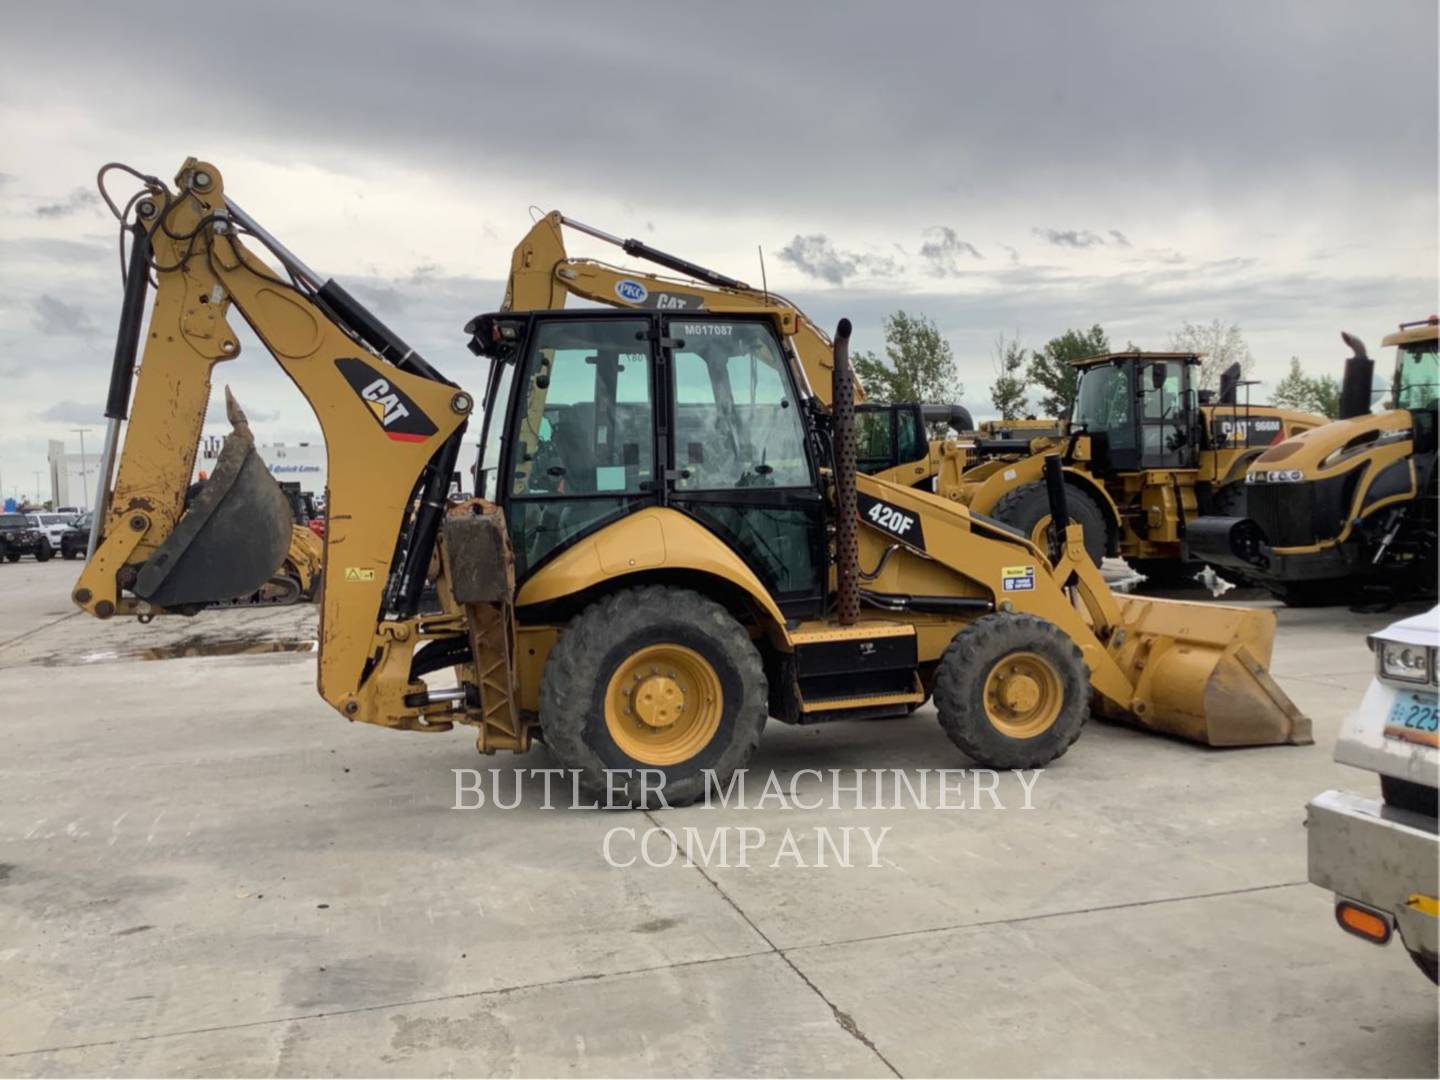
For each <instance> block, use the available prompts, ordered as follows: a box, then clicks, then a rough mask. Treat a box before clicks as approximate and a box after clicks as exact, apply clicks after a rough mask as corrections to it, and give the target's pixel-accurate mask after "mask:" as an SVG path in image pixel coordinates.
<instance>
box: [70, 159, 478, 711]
mask: <svg viewBox="0 0 1440 1080" xmlns="http://www.w3.org/2000/svg"><path fill="white" fill-rule="evenodd" d="M148 186H149V191H148V192H146V193H144V197H143V198H140V197H138V196H137V199H138V202H137V203H136V205H137V207H138V210H137V213H138V215H139V216H138V218H137V225H136V227H135V229H134V236H135V251H134V252H132V260H131V272H130V275H129V279H128V281H127V285H126V304H125V310H126V312H127V313H133V318H131V316H130V315H129V314H127V317H126V320H122V327H121V334H120V340H119V344H118V345H117V349H116V367H115V372H114V373H113V377H112V394H111V400H110V403H109V407H108V408H107V414H108V415H109V416H110V417H111V424H112V425H113V426H118V424H119V423H120V422H121V421H122V420H124V419H125V416H126V411H127V408H126V407H127V405H129V404H131V402H130V400H129V393H130V387H131V382H130V379H131V371H132V370H133V368H134V362H135V352H134V345H135V342H136V339H137V337H138V332H139V325H138V320H139V317H140V312H141V304H142V303H143V293H144V291H145V290H146V287H147V282H148V279H149V276H150V274H151V273H153V274H154V276H155V298H154V303H153V305H152V308H151V314H150V322H149V327H148V333H147V334H146V337H145V344H144V352H143V356H142V357H141V364H140V368H139V373H138V376H137V377H136V378H135V380H134V397H133V411H130V413H129V430H128V434H127V437H126V438H125V441H124V452H123V454H121V456H120V458H119V463H118V472H116V474H115V476H114V484H113V488H112V487H111V485H110V479H111V476H110V468H111V463H110V462H109V461H108V460H107V462H106V464H105V466H104V467H103V469H102V472H103V475H102V478H101V487H102V500H101V503H100V505H101V506H103V507H105V508H106V509H105V513H104V515H103V520H102V521H100V522H99V523H98V524H97V532H96V535H95V538H94V539H95V547H94V552H93V555H92V556H91V557H90V559H89V560H88V561H87V563H86V566H85V568H84V570H83V571H82V573H81V575H80V578H79V581H78V582H77V583H76V587H75V589H74V592H73V598H74V600H75V602H76V603H77V604H78V605H79V606H80V607H81V608H83V609H85V610H86V611H88V612H90V613H91V614H94V615H96V616H98V617H101V618H109V617H111V616H113V615H135V616H140V617H142V618H144V619H146V620H147V621H148V619H149V618H150V617H153V616H155V615H160V614H171V613H179V614H193V613H194V612H195V611H197V610H199V609H200V608H202V607H204V606H207V605H208V604H210V603H214V602H219V601H222V600H225V599H228V598H229V596H233V595H235V592H234V591H232V590H235V589H236V588H237V585H240V584H243V581H242V579H243V578H244V576H245V575H246V574H247V573H248V574H250V575H252V576H253V575H258V574H262V573H263V574H264V576H265V577H266V578H268V577H269V576H270V574H272V573H274V572H275V570H276V569H278V567H279V565H280V563H281V561H283V558H284V554H285V552H286V550H288V547H289V543H290V533H291V526H292V522H293V515H292V513H291V511H290V508H289V506H288V504H287V503H286V501H285V498H284V495H283V493H282V492H281V491H280V489H279V487H278V485H277V484H276V483H275V481H274V479H273V478H272V477H271V476H270V475H269V473H268V471H267V470H265V468H264V466H263V464H261V463H259V459H258V455H256V454H255V451H254V446H253V440H252V438H251V436H250V433H249V429H248V425H247V424H246V422H245V418H244V415H243V413H242V412H241V411H240V410H239V407H238V405H236V404H235V402H234V399H233V398H230V396H229V392H228V389H227V398H228V399H229V402H228V405H229V415H230V419H231V421H232V423H233V425H234V431H233V432H232V434H231V435H230V436H229V437H228V438H227V440H226V445H225V448H224V450H223V451H222V453H221V459H220V461H219V463H218V464H217V466H216V468H215V471H214V474H213V475H212V476H211V477H210V480H209V481H208V482H207V484H206V485H205V489H204V490H203V491H202V492H200V493H199V495H198V496H196V497H195V498H194V500H193V502H192V503H191V505H190V506H189V507H188V508H187V505H186V491H187V487H188V486H189V484H190V480H191V475H192V470H193V468H194V462H195V454H196V447H197V446H198V444H199V441H200V436H201V428H202V425H203V423H204V419H205V412H206V407H207V404H208V402H209V398H210V389H211V379H212V373H213V370H214V368H215V367H216V365H218V364H221V363H226V362H229V361H231V360H233V359H235V358H236V357H237V356H238V354H239V352H240V347H239V343H238V341H237V339H236V336H235V334H234V332H233V331H232V329H231V326H230V324H229V315H230V311H231V308H232V307H233V308H234V309H235V310H236V311H238V312H239V314H240V316H241V317H242V318H243V319H244V320H245V321H246V322H247V323H248V324H249V325H250V327H251V328H252V329H253V330H254V331H255V333H256V335H258V336H259V338H260V340H261V341H262V342H263V343H264V345H265V347H266V348H267V349H268V350H269V351H270V353H271V354H272V355H273V356H274V358H275V360H276V361H277V362H278V363H279V365H280V366H281V368H283V369H284V371H285V373H286V374H287V375H289V376H290V378H291V379H292V380H293V381H294V383H295V385H296V387H298V388H299V390H300V392H301V393H302V394H303V395H304V396H305V399H306V401H308V402H309V404H310V407H311V409H312V410H313V411H314V413H315V416H316V418H317V420H318V421H319V423H320V427H321V430H322V432H323V434H324V438H325V448H326V456H327V459H328V462H329V476H328V495H327V500H328V501H327V507H328V525H327V528H326V535H325V541H324V555H323V564H324V579H325V588H324V590H323V601H322V609H321V616H320V631H319V638H320V641H319V663H318V686H319V690H320V693H321V695H322V696H323V697H324V698H325V700H326V701H327V702H329V703H330V704H331V705H332V706H333V707H334V708H335V709H337V710H338V711H339V712H340V713H341V714H342V715H344V716H346V717H348V718H350V719H356V720H367V721H370V722H372V723H380V724H384V725H386V726H391V727H411V728H419V729H425V728H430V727H435V726H439V727H442V728H443V727H448V726H449V725H448V723H446V722H445V721H444V720H443V719H441V718H440V717H438V716H436V715H435V714H436V713H441V712H445V711H448V710H449V708H450V705H449V704H432V703H428V702H426V701H425V700H423V698H424V690H425V687H424V684H423V683H420V682H415V681H412V680H411V678H410V671H411V664H410V658H411V654H412V652H413V650H414V648H415V646H416V644H417V643H418V642H420V641H421V640H423V639H425V638H427V637H436V636H446V635H454V634H458V633H460V632H461V631H460V630H459V629H458V628H457V627H456V626H450V625H448V624H447V622H446V619H445V618H443V617H431V618H430V619H428V620H423V619H421V618H418V617H417V615H416V612H417V610H418V602H419V594H420V590H421V588H423V586H424V583H425V575H426V572H427V570H428V569H429V568H430V564H431V555H432V552H433V550H434V547H435V537H436V533H437V530H438V528H439V525H440V516H441V512H442V507H441V504H442V503H443V500H444V497H445V495H446V492H447V489H448V483H449V479H450V474H451V471H452V470H453V468H454V462H455V457H456V454H457V452H458V449H459V446H460V441H461V438H462V434H463V431H464V427H465V424H466V420H467V417H468V415H469V412H470V409H471V399H470V396H469V395H468V394H466V393H465V392H464V391H461V390H459V389H457V388H456V387H455V386H454V385H452V384H450V383H449V382H447V381H445V380H444V379H443V378H442V377H441V376H440V375H439V374H438V372H436V371H434V369H432V368H431V367H430V366H429V365H428V364H427V363H426V362H425V361H424V360H423V359H422V358H420V357H419V356H418V354H416V353H414V351H413V350H410V349H409V348H408V346H405V344H404V342H402V341H400V339H399V338H397V337H395V336H394V334H393V333H391V332H390V331H389V330H388V328H386V327H385V326H384V325H383V324H382V323H380V322H379V321H378V320H376V319H375V318H374V317H373V316H371V315H370V314H369V313H368V312H366V311H365V310H364V308H362V307H361V306H360V305H359V304H358V303H356V302H355V301H354V300H353V298H351V297H350V296H349V294H347V293H345V291H344V290H343V289H342V288H340V287H339V286H338V285H336V284H335V283H334V282H333V281H327V282H323V283H322V282H320V281H319V280H318V278H317V277H316V276H315V275H314V274H313V272H312V271H309V269H308V268H307V267H305V266H304V264H303V263H300V262H299V260H298V259H296V258H295V257H294V256H292V255H291V254H290V253H289V252H288V251H285V249H284V248H283V247H280V246H279V244H278V241H274V239H273V238H272V237H270V236H269V234H267V233H265V232H264V231H263V229H260V227H259V226H258V225H256V224H255V223H254V222H253V221H251V219H249V218H248V216H247V215H245V214H244V213H243V211H241V210H240V209H239V208H238V207H237V206H235V205H234V204H233V203H232V202H230V201H229V200H227V198H226V196H225V192H224V186H223V181H222V179H221V176H220V172H219V170H218V169H216V168H215V167H214V166H213V165H210V164H208V163H206V162H201V161H196V160H195V159H190V160H188V161H187V162H186V163H185V165H184V166H183V167H182V168H181V170H180V173H179V174H178V176H177V177H176V186H177V190H175V191H171V190H169V189H168V188H166V187H165V186H164V185H162V184H159V182H158V181H155V180H154V179H153V178H150V179H149V184H148ZM242 235H244V236H245V237H246V238H249V237H254V238H255V239H256V240H257V241H258V242H259V243H261V244H262V245H264V246H266V247H268V248H269V249H270V250H271V253H272V255H275V256H276V257H277V258H278V259H279V261H280V262H281V263H282V265H284V266H285V268H286V270H287V271H289V274H290V280H287V279H286V276H285V275H284V274H282V273H278V272H277V271H275V270H274V269H272V268H271V267H270V266H269V265H268V264H267V263H266V262H265V261H263V260H262V259H261V258H260V257H259V256H258V255H257V254H256V253H255V252H254V251H253V250H251V248H250V247H249V246H248V245H247V243H246V242H245V240H243V239H242ZM147 256H148V257H147ZM137 293H138V294H140V295H138V298H137ZM127 342H128V344H127ZM117 388H119V390H118V391H117ZM267 485H268V487H267ZM272 560H273V564H272ZM266 564H271V565H266ZM258 584H259V582H258V581H257V582H256V583H255V586H258ZM255 586H250V587H252V588H253V587H255ZM450 622H451V623H458V619H457V618H452V619H450ZM417 693H418V694H419V695H420V698H419V699H417V698H416V694H417ZM407 697H409V698H410V699H411V700H410V701H408V702H407V700H406V698H407ZM427 717H428V719H427Z"/></svg>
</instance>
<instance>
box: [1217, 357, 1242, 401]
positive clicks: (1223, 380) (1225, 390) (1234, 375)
mask: <svg viewBox="0 0 1440 1080" xmlns="http://www.w3.org/2000/svg"><path fill="white" fill-rule="evenodd" d="M1239 387H1240V364H1239V363H1238V362H1237V363H1234V364H1231V365H1230V366H1229V367H1227V368H1226V369H1225V370H1224V371H1222V372H1221V373H1220V404H1221V405H1234V404H1235V391H1236V390H1237V389H1239Z"/></svg>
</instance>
